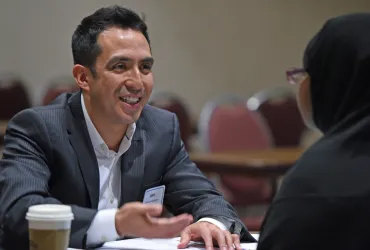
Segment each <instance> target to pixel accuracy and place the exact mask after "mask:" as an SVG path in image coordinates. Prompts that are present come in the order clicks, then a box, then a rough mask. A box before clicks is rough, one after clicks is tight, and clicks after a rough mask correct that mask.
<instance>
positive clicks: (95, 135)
mask: <svg viewBox="0 0 370 250" xmlns="http://www.w3.org/2000/svg"><path fill="white" fill-rule="evenodd" d="M81 106H82V111H83V114H84V117H85V121H86V126H87V130H88V132H89V136H90V139H91V143H92V145H93V147H94V150H95V151H96V152H99V153H102V154H104V155H107V154H108V153H109V151H111V150H109V149H108V146H107V144H106V143H105V142H104V140H103V138H102V137H101V136H100V134H99V132H98V131H97V130H96V128H95V126H94V124H93V122H92V121H91V118H90V116H89V113H88V112H87V109H86V106H85V100H84V98H83V95H82V94H81ZM135 130H136V124H135V123H132V124H130V125H129V126H128V127H127V130H126V134H125V136H124V138H123V139H122V141H121V144H120V147H119V149H118V152H117V154H119V155H122V154H123V153H124V152H126V151H127V149H128V148H129V147H130V145H131V139H132V137H133V135H134V133H135Z"/></svg>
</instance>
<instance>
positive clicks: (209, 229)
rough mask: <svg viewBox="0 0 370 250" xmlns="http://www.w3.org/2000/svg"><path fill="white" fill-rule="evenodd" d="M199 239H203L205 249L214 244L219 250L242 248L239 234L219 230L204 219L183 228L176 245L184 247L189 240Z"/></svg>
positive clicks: (239, 249) (211, 247)
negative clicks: (179, 240) (178, 242)
mask: <svg viewBox="0 0 370 250" xmlns="http://www.w3.org/2000/svg"><path fill="white" fill-rule="evenodd" d="M201 240H203V241H204V243H205V245H206V249H207V250H208V249H213V246H214V245H215V246H216V245H218V247H219V248H220V249H221V250H229V249H237V250H242V248H241V246H240V237H239V235H237V234H231V233H230V232H229V231H226V230H221V229H220V228H219V227H217V226H216V225H213V224H212V223H209V222H205V221H202V222H197V223H194V224H192V225H190V226H188V227H187V228H185V230H184V231H183V232H182V234H181V242H180V244H179V245H178V246H177V247H178V248H186V247H187V246H188V244H189V242H190V241H201ZM214 243H216V244H214Z"/></svg>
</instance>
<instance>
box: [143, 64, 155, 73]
mask: <svg viewBox="0 0 370 250" xmlns="http://www.w3.org/2000/svg"><path fill="white" fill-rule="evenodd" d="M152 67H153V66H152V64H150V63H145V64H143V65H141V69H142V70H143V71H144V72H150V71H151V70H152Z"/></svg>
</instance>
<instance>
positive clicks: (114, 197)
mask: <svg viewBox="0 0 370 250" xmlns="http://www.w3.org/2000/svg"><path fill="white" fill-rule="evenodd" d="M81 106H82V111H83V114H84V117H85V120H86V126H87V130H88V132H89V136H90V140H91V142H92V145H93V148H94V151H95V155H96V159H97V162H98V166H99V180H100V187H99V191H100V192H99V204H98V212H97V214H96V215H95V217H94V219H93V221H92V223H91V225H90V228H89V229H88V231H87V240H86V243H87V245H91V244H97V243H101V242H106V241H113V240H116V239H118V238H122V237H121V236H119V235H118V234H117V231H116V226H115V214H116V212H117V209H118V205H119V201H120V197H121V193H120V190H121V173H120V170H121V158H122V157H121V156H122V155H123V154H124V153H125V152H126V151H127V150H128V149H129V148H130V146H131V139H132V136H133V135H134V133H135V129H136V124H135V123H133V124H131V125H130V126H129V127H128V129H127V131H126V136H124V138H123V140H122V142H121V144H120V147H119V149H118V152H114V151H113V150H110V149H109V148H108V146H107V144H106V143H105V142H104V140H103V138H101V136H100V134H99V133H98V131H97V130H96V128H95V126H94V124H93V123H92V121H91V119H90V116H89V114H88V112H87V110H86V106H85V102H84V98H83V96H82V95H81ZM199 221H207V222H210V223H212V224H214V225H216V226H218V227H219V228H221V229H222V230H226V226H225V225H224V224H223V223H221V222H220V221H218V220H215V219H212V218H202V219H200V220H199ZM199 221H198V222H199Z"/></svg>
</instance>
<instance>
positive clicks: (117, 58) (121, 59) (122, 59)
mask: <svg viewBox="0 0 370 250" xmlns="http://www.w3.org/2000/svg"><path fill="white" fill-rule="evenodd" d="M128 61H132V60H131V59H130V58H128V57H125V56H114V57H112V58H111V59H109V61H108V62H107V65H112V64H115V63H118V62H128Z"/></svg>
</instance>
